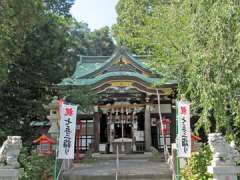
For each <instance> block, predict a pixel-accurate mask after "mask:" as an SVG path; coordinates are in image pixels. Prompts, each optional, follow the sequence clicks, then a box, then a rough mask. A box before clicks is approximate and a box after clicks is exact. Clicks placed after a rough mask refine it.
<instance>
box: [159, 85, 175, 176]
mask: <svg viewBox="0 0 240 180" xmlns="http://www.w3.org/2000/svg"><path fill="white" fill-rule="evenodd" d="M156 91H157V99H158V113H159V119H160V125H161V127H160V130H161V128H162V127H163V119H162V113H161V104H160V94H159V92H158V89H156ZM162 135H163V150H164V158H165V161H169V163H170V166H171V167H172V171H173V176H174V177H175V179H176V177H177V176H176V171H175V167H174V164H173V162H172V159H170V154H169V151H168V147H167V144H166V136H165V134H164V133H162ZM158 138H159V137H158Z"/></svg>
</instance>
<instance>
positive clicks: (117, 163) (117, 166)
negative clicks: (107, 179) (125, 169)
mask: <svg viewBox="0 0 240 180" xmlns="http://www.w3.org/2000/svg"><path fill="white" fill-rule="evenodd" d="M116 156H117V157H116V178H115V180H118V171H119V152H118V144H117V153H116Z"/></svg>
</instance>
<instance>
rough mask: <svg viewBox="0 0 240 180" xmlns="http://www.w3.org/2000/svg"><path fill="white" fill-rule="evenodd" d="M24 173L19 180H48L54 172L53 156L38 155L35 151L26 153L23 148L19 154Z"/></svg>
mask: <svg viewBox="0 0 240 180" xmlns="http://www.w3.org/2000/svg"><path fill="white" fill-rule="evenodd" d="M19 162H20V164H21V167H22V168H24V173H23V175H22V177H21V180H30V179H34V180H48V179H51V177H52V176H53V172H54V156H39V155H38V154H37V153H36V152H34V151H33V152H31V153H28V152H27V150H26V149H23V150H22V152H21V153H20V156H19Z"/></svg>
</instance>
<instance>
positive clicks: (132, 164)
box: [63, 159, 171, 180]
mask: <svg viewBox="0 0 240 180" xmlns="http://www.w3.org/2000/svg"><path fill="white" fill-rule="evenodd" d="M118 172H119V173H118V179H120V180H128V179H129V180H150V179H153V180H155V179H156V180H157V179H158V180H170V179H171V171H170V169H169V166H168V165H167V163H165V162H159V161H158V162H153V161H149V160H148V159H128V160H120V161H119V171H118ZM115 174H116V161H115V160H104V161H96V162H93V163H88V164H83V163H82V164H78V165H75V166H74V167H73V168H72V169H71V170H69V171H67V172H64V173H63V177H64V180H108V179H109V180H110V179H111V180H113V179H115Z"/></svg>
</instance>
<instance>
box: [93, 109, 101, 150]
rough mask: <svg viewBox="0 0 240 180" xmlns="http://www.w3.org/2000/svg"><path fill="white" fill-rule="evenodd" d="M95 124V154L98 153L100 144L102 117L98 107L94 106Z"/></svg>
mask: <svg viewBox="0 0 240 180" xmlns="http://www.w3.org/2000/svg"><path fill="white" fill-rule="evenodd" d="M93 123H94V128H93V129H94V132H93V133H94V137H93V148H94V151H95V152H98V151H99V143H100V115H99V112H98V106H94V115H93Z"/></svg>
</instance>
